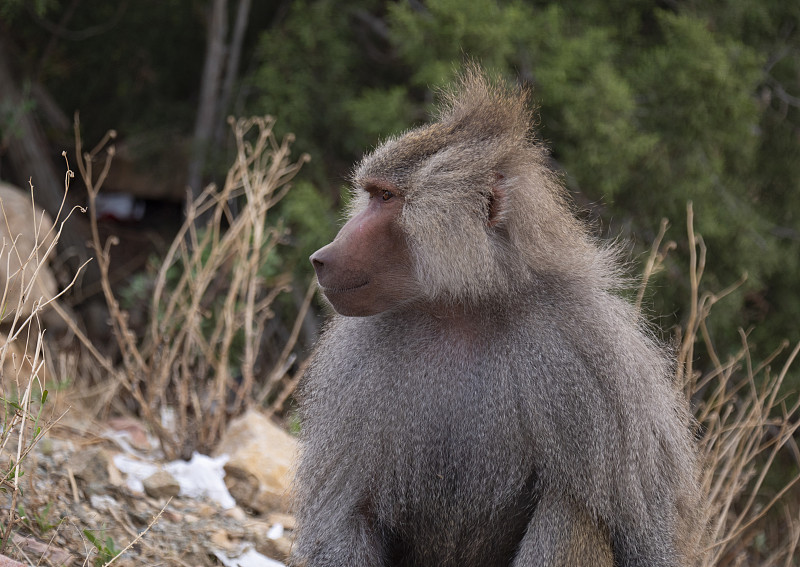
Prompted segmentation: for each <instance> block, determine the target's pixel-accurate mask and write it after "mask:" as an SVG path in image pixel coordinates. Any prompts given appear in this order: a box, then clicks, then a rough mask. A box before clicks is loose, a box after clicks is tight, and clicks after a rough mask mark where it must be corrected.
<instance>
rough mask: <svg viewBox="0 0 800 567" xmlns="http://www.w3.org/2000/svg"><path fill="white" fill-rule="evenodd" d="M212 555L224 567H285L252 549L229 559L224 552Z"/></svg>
mask: <svg viewBox="0 0 800 567" xmlns="http://www.w3.org/2000/svg"><path fill="white" fill-rule="evenodd" d="M214 555H216V556H217V559H219V560H220V561H221V562H222V564H223V565H225V567H286V566H285V565H284V564H283V563H281V562H280V561H275V560H274V559H270V558H269V557H267V556H266V555H261V554H260V553H259V552H258V551H256V550H255V549H253V548H252V547H249V546H248V547H247V548H245V549H244V550H243V551H242V552H241V553H240V554H238V555H236V557H230V556H229V555H227V554H226V553H225V552H224V551H215V552H214Z"/></svg>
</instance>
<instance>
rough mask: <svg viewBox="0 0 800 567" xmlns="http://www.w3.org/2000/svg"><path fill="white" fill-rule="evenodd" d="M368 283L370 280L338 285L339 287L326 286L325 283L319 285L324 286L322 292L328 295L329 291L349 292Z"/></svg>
mask: <svg viewBox="0 0 800 567" xmlns="http://www.w3.org/2000/svg"><path fill="white" fill-rule="evenodd" d="M367 284H369V280H365V281H363V282H361V283H357V284H353V285H350V284H348V285H343V286H338V287H334V286H326V285H323V284H319V286H320V287H321V288H322V293H324V294H325V295H327V294H329V293H344V292H347V291H355V290H357V289H361V288H362V287H365V286H366V285H367Z"/></svg>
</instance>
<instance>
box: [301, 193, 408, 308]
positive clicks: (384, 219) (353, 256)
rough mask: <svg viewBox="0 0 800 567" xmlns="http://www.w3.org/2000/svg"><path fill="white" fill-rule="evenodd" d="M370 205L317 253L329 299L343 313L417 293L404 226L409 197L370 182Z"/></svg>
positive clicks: (319, 275) (385, 305) (395, 302)
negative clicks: (403, 221) (401, 216)
mask: <svg viewBox="0 0 800 567" xmlns="http://www.w3.org/2000/svg"><path fill="white" fill-rule="evenodd" d="M365 189H366V191H367V192H368V193H369V196H370V197H369V203H368V205H367V207H366V208H365V209H364V210H363V211H361V212H360V213H358V214H357V215H356V216H354V217H353V218H352V219H350V220H349V221H348V222H347V224H345V225H344V226H343V227H342V229H341V230H340V231H339V234H337V235H336V238H334V240H333V242H331V243H330V244H328V245H327V246H325V247H323V248H320V249H319V250H317V251H316V252H314V254H312V255H311V258H310V260H311V263H312V265H313V266H314V270H315V271H316V272H317V280H318V281H319V286H320V288H321V290H322V292H323V293H324V294H325V297H326V298H327V299H328V301H330V303H331V305H332V306H333V308H334V309H335V310H336V312H337V313H339V314H340V315H346V316H349V317H366V316H369V315H375V314H378V313H381V312H383V311H387V310H389V309H392V308H393V307H396V306H398V305H400V304H401V303H403V302H405V301H407V300H409V299H411V298H412V297H413V295H414V288H415V285H414V275H413V270H412V267H411V260H410V255H409V252H408V246H407V243H406V239H405V236H404V234H403V231H402V228H401V226H400V222H399V219H400V213H401V212H402V210H403V201H404V200H403V197H402V196H401V195H399V194H397V192H396V189H395V188H394V187H393V186H392V185H390V184H388V183H385V182H377V181H376V182H370V183H368V184H367V185H366V187H365Z"/></svg>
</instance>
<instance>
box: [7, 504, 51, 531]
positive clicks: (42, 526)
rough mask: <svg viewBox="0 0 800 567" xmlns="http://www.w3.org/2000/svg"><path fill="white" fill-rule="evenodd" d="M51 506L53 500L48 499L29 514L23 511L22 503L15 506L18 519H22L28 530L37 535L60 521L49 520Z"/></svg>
mask: <svg viewBox="0 0 800 567" xmlns="http://www.w3.org/2000/svg"><path fill="white" fill-rule="evenodd" d="M52 507H53V502H52V501H49V502H48V503H47V504H45V505H44V506H43V507H42V508H39V509H38V510H36V511H34V512H33V513H30V514H29V513H27V512H26V511H25V508H24V507H23V506H22V504H20V505H18V506H17V514H18V515H19V518H20V520H22V522H23V523H24V524H25V525H26V526H27V528H28V529H29V530H31V531H32V532H33V533H35V534H37V535H43V534H45V533H47V532H49V531H50V530H52V529H53V528H55V527H57V526H58V525H59V523H60V521H57V522H55V523H52V522H51V521H50V512H51V510H52Z"/></svg>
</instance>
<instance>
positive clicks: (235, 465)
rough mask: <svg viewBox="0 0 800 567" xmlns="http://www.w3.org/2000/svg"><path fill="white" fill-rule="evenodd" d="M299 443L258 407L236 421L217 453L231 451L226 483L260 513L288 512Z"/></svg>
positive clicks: (242, 503) (240, 500) (236, 496)
mask: <svg viewBox="0 0 800 567" xmlns="http://www.w3.org/2000/svg"><path fill="white" fill-rule="evenodd" d="M296 452H297V442H296V441H295V439H294V438H293V437H292V436H291V435H289V434H288V433H286V432H285V431H284V430H283V429H281V428H280V427H278V426H277V425H275V424H274V423H272V421H270V420H269V419H268V418H266V417H264V415H263V414H261V413H259V412H258V411H256V410H250V411H248V412H246V413H245V414H244V415H242V416H240V417H238V418H237V419H235V420H233V421H232V422H231V423H230V425H229V427H228V430H227V431H226V432H225V435H223V437H222V440H221V441H220V443H219V445H218V446H217V449H216V451H215V454H216V455H224V454H227V455H228V456H229V460H228V462H227V464H226V465H225V484H226V486H227V487H228V490H229V491H230V493H231V496H233V498H234V500H236V502H237V503H239V505H240V506H243V507H246V508H250V509H252V510H255V511H257V512H260V513H266V512H271V511H273V510H282V511H286V509H287V504H288V503H287V498H286V493H287V488H288V486H289V479H290V475H289V471H290V469H291V466H292V463H293V461H294V458H295V454H296Z"/></svg>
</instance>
